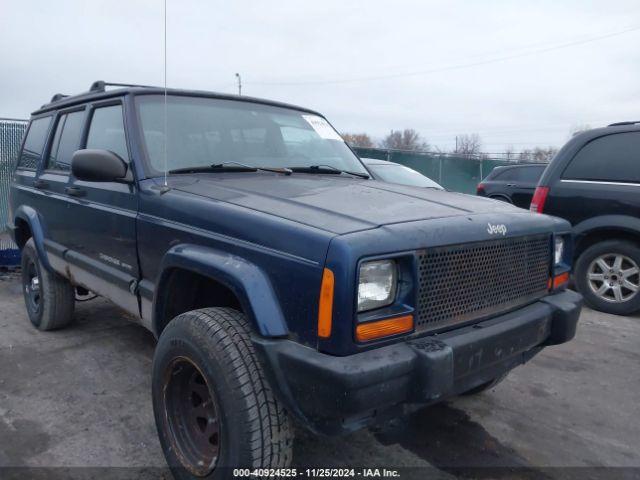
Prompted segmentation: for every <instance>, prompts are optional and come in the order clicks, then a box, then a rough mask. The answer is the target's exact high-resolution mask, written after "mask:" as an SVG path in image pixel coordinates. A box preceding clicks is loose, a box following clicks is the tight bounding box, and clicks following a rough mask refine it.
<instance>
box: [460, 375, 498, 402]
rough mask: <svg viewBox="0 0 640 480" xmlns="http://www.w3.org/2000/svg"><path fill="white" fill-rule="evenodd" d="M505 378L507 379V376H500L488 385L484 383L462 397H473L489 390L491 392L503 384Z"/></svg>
mask: <svg viewBox="0 0 640 480" xmlns="http://www.w3.org/2000/svg"><path fill="white" fill-rule="evenodd" d="M505 378H507V374H506V373H505V374H504V375H500V376H499V377H496V378H494V379H493V380H490V381H488V382H487V383H483V384H482V385H478V386H477V387H474V388H472V389H471V390H467V391H466V392H464V393H463V394H462V395H463V396H465V397H467V396H471V395H478V394H480V393H482V392H486V391H487V390H491V389H492V388H493V387H495V386H496V385H498V384H499V383H500V382H502V381H503V380H504V379H505Z"/></svg>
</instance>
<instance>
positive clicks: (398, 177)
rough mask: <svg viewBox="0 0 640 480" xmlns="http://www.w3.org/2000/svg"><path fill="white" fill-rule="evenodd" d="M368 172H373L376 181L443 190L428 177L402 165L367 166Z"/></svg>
mask: <svg viewBox="0 0 640 480" xmlns="http://www.w3.org/2000/svg"><path fill="white" fill-rule="evenodd" d="M368 167H369V170H371V171H372V172H373V174H374V175H375V176H376V178H377V179H378V180H382V181H384V182H389V183H400V184H402V185H411V186H412V187H423V188H439V189H440V190H442V189H443V188H442V187H441V186H440V185H438V184H437V183H436V182H434V181H433V180H431V179H430V178H429V177H425V176H424V175H422V174H421V173H419V172H416V171H415V170H412V169H411V168H409V167H405V166H404V165H397V164H393V163H390V164H373V165H372V164H369V165H368Z"/></svg>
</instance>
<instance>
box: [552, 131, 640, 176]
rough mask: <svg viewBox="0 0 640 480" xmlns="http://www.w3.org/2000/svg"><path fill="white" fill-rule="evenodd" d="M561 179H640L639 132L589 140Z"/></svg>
mask: <svg viewBox="0 0 640 480" xmlns="http://www.w3.org/2000/svg"><path fill="white" fill-rule="evenodd" d="M562 178H565V179H571V180H594V181H609V182H640V133H638V132H627V133H616V134H614V135H607V136H605V137H600V138H596V139H595V140H592V141H590V142H589V143H587V144H586V145H585V146H584V147H582V149H581V150H580V151H579V152H578V153H577V154H576V156H575V157H573V160H571V163H570V164H569V166H567V168H566V169H565V171H564V174H563V175H562Z"/></svg>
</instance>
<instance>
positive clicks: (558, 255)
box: [553, 237, 564, 265]
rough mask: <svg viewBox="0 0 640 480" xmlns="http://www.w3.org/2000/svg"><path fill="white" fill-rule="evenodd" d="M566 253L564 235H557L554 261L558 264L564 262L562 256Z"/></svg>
mask: <svg viewBox="0 0 640 480" xmlns="http://www.w3.org/2000/svg"><path fill="white" fill-rule="evenodd" d="M563 254H564V240H563V239H562V237H556V240H555V246H554V249H553V263H554V265H558V264H559V263H561V262H562V256H563Z"/></svg>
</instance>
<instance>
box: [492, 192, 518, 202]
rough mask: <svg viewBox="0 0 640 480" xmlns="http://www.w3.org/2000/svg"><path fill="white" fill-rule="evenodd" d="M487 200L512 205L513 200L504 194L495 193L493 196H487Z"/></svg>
mask: <svg viewBox="0 0 640 480" xmlns="http://www.w3.org/2000/svg"><path fill="white" fill-rule="evenodd" d="M489 198H490V199H492V200H499V201H501V202H507V203H511V204H513V200H511V197H509V195H507V194H505V193H495V194H493V195H489Z"/></svg>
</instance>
